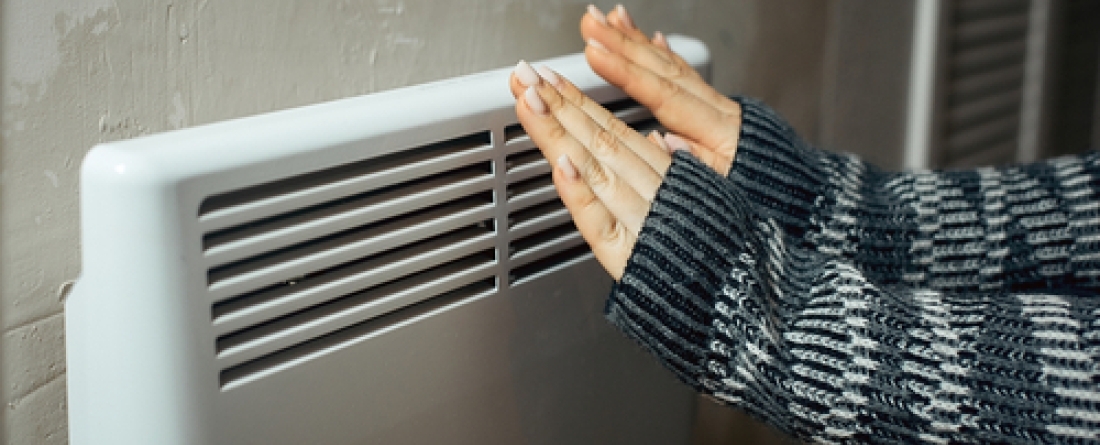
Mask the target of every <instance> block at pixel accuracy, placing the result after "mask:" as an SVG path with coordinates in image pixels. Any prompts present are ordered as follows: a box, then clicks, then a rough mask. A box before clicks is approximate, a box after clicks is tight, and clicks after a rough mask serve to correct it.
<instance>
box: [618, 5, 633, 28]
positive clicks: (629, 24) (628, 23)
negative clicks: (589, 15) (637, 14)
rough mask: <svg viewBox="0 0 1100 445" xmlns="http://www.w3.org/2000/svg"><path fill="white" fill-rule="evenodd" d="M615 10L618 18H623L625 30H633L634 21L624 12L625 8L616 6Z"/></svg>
mask: <svg viewBox="0 0 1100 445" xmlns="http://www.w3.org/2000/svg"><path fill="white" fill-rule="evenodd" d="M615 10H616V11H619V16H621V17H622V18H623V24H624V25H626V27H627V28H630V29H634V20H631V19H630V14H629V13H627V12H626V7H625V6H623V5H622V4H619V5H616V6H615Z"/></svg>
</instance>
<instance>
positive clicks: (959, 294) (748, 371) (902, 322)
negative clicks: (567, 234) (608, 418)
mask: <svg viewBox="0 0 1100 445" xmlns="http://www.w3.org/2000/svg"><path fill="white" fill-rule="evenodd" d="M739 100H740V102H741V103H742V108H743V123H742V130H741V141H740V146H739V148H738V152H737V157H736V161H735V164H734V166H733V168H732V169H731V172H730V174H729V177H728V178H723V177H721V176H720V175H718V174H717V173H715V172H714V171H713V170H710V169H709V168H708V167H706V166H704V165H703V164H701V163H700V162H698V161H697V160H695V159H694V158H692V157H691V156H690V155H687V154H684V153H683V152H679V153H677V155H676V156H675V159H674V161H673V163H672V167H671V168H670V170H669V171H668V172H667V174H666V176H665V179H664V183H663V184H662V185H661V188H660V190H659V191H658V193H657V197H656V200H655V202H654V203H653V206H652V207H651V209H650V213H649V215H648V217H647V219H646V223H645V226H644V228H643V229H642V231H641V234H640V235H639V239H638V243H637V244H636V245H635V247H634V251H633V253H632V256H631V258H630V260H629V263H628V265H627V268H626V272H625V274H624V276H623V277H622V279H621V280H620V281H619V283H617V284H616V285H615V287H614V289H613V290H612V293H611V297H610V299H609V301H608V304H607V314H608V317H609V318H610V320H611V321H612V322H614V323H615V324H616V325H618V326H619V327H620V328H621V329H623V330H624V331H625V332H626V333H627V334H628V335H630V336H631V337H633V338H635V339H636V340H638V341H639V342H640V343H641V344H643V345H644V346H645V347H646V348H648V349H649V350H650V351H652V352H653V353H654V354H655V355H656V356H657V357H659V358H660V360H662V361H663V362H664V364H665V365H666V366H667V367H668V368H670V369H671V370H673V372H675V373H676V374H677V375H678V376H679V377H680V378H681V379H682V380H683V381H685V382H687V383H688V384H690V385H692V386H693V387H695V388H696V389H698V390H699V391H701V392H704V393H706V394H709V395H712V396H714V397H715V398H717V399H720V400H722V401H724V402H727V403H729V404H731V405H733V406H736V407H740V408H743V409H745V410H747V411H748V412H750V413H751V414H753V415H755V416H757V417H760V418H762V419H764V420H766V421H767V422H769V423H771V424H773V425H775V426H777V427H779V428H780V429H782V430H784V431H787V432H789V433H791V434H794V435H796V436H799V437H802V438H804V439H808V440H811V441H815V442H822V443H851V442H873V443H914V442H929V443H947V442H965V443H1004V442H1008V443H1051V442H1057V443H1098V442H1100V154H1097V153H1091V154H1088V155H1084V156H1080V157H1069V158H1061V159H1056V160H1052V161H1048V162H1044V163H1039V164H1034V165H1028V166H1022V167H1012V168H1003V169H993V168H987V169H979V170H976V171H964V172H929V171H922V172H908V173H888V172H883V171H880V170H877V169H875V168H874V167H871V166H869V165H867V164H865V163H863V162H861V161H860V160H859V159H857V158H855V157H852V156H846V155H838V154H832V153H828V152H824V151H820V150H815V149H813V148H810V147H808V146H807V145H806V144H805V143H803V142H802V141H800V140H799V138H798V137H797V136H796V135H795V133H794V132H793V130H792V129H791V128H789V127H788V126H787V125H786V124H785V123H784V122H783V121H782V119H781V118H779V117H778V116H777V115H776V114H775V113H774V112H772V111H771V110H769V109H768V108H766V107H765V106H763V105H762V104H760V103H759V102H756V101H753V100H749V99H739Z"/></svg>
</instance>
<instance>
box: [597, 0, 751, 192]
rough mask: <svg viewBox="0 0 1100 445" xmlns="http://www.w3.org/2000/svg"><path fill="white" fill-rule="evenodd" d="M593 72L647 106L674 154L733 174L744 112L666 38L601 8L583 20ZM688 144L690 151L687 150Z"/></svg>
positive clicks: (622, 12)
mask: <svg viewBox="0 0 1100 445" xmlns="http://www.w3.org/2000/svg"><path fill="white" fill-rule="evenodd" d="M581 35H582V36H583V37H584V39H585V41H586V42H588V47H587V48H585V51H584V53H585V57H586V58H587V59H588V64H589V65H590V66H591V67H592V70H593V71H595V72H596V74H599V75H600V76H601V77H603V78H604V79H605V80H607V81H608V82H609V83H611V84H612V85H615V86H617V87H619V88H622V89H623V91H625V92H626V94H628V95H630V96H631V97H633V98H634V99H635V100H637V101H638V102H639V103H641V104H642V105H645V106H646V107H647V108H649V109H650V111H652V112H653V115H654V116H656V117H657V120H659V121H660V122H661V124H662V125H664V126H665V128H668V129H669V130H670V131H672V132H674V133H675V134H677V135H679V136H681V137H682V138H683V139H686V141H684V140H678V139H679V138H676V137H675V136H674V137H671V138H669V139H670V140H669V142H670V143H671V144H672V145H673V148H679V147H683V148H688V149H689V150H690V151H691V153H692V154H694V155H695V156H696V157H697V158H699V159H700V160H701V161H703V162H704V163H705V164H707V165H709V166H710V167H711V168H713V169H714V170H715V171H717V172H718V173H721V174H722V175H723V176H724V175H726V174H727V173H728V172H729V169H730V166H731V165H732V164H733V158H734V155H735V154H736V151H737V141H738V137H739V136H740V133H741V106H740V105H738V104H737V102H734V101H732V100H730V99H729V98H727V97H726V96H724V95H722V94H721V93H719V92H718V91H716V90H715V89H714V88H712V87H711V86H710V85H708V84H707V83H706V81H705V80H703V77H702V76H700V75H699V73H697V72H695V70H694V69H692V67H691V65H688V63H687V62H686V61H684V59H682V58H681V57H680V56H678V55H676V53H674V52H672V50H671V49H670V48H669V46H668V42H667V41H666V40H665V38H664V36H663V35H662V34H661V33H659V32H658V33H655V34H654V36H653V38H652V39H650V38H648V37H646V35H645V34H644V33H642V31H640V30H639V29H638V28H637V27H636V26H635V25H634V21H633V20H631V18H630V15H629V14H628V13H627V12H626V8H624V7H622V5H620V6H617V7H616V8H615V9H614V10H613V11H611V12H610V13H608V14H606V15H605V14H603V13H602V12H600V10H599V9H597V8H596V7H595V6H591V5H590V6H589V7H588V13H587V14H585V15H584V17H582V18H581ZM685 142H686V147H685V146H684V145H685Z"/></svg>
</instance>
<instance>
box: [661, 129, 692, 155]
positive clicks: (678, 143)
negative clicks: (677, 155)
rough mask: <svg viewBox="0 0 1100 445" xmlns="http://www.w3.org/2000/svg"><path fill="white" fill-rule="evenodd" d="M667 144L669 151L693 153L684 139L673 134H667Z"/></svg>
mask: <svg viewBox="0 0 1100 445" xmlns="http://www.w3.org/2000/svg"><path fill="white" fill-rule="evenodd" d="M665 142H666V143H668V151H669V152H674V151H676V150H684V151H691V150H690V148H691V147H690V146H688V143H687V141H686V140H684V138H682V137H680V136H677V135H675V134H672V133H665Z"/></svg>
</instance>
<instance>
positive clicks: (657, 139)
mask: <svg viewBox="0 0 1100 445" xmlns="http://www.w3.org/2000/svg"><path fill="white" fill-rule="evenodd" d="M649 138H650V140H652V141H653V143H654V144H657V146H658V147H661V150H664V151H665V152H666V153H668V152H670V151H671V150H669V149H668V142H665V138H663V137H661V132H659V131H657V130H653V131H651V132H649Z"/></svg>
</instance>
